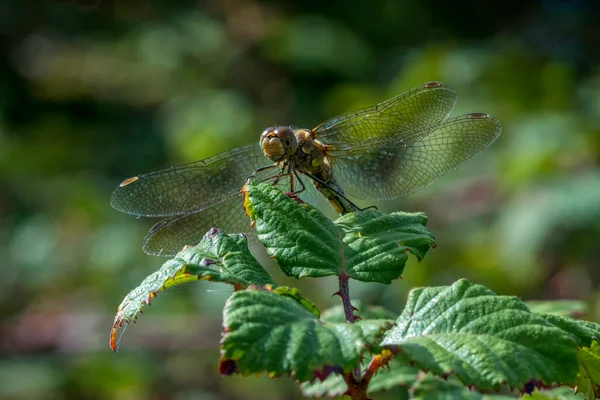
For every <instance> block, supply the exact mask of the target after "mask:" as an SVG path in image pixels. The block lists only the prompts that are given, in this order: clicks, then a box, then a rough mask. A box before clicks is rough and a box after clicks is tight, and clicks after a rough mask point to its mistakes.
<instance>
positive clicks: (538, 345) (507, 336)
mask: <svg viewBox="0 0 600 400" xmlns="http://www.w3.org/2000/svg"><path fill="white" fill-rule="evenodd" d="M396 323H397V325H396V327H394V328H392V329H390V330H389V331H388V332H387V333H386V335H385V337H384V339H383V341H382V342H381V346H384V347H389V348H391V349H392V350H401V351H402V354H403V356H404V357H407V358H408V359H409V360H412V361H414V362H415V363H416V364H417V366H419V367H420V368H421V369H423V370H429V371H431V372H433V373H434V374H436V375H442V376H447V375H448V374H454V375H455V376H457V377H458V378H459V379H460V380H461V381H462V382H464V384H465V385H468V386H471V385H474V386H476V387H478V388H480V389H483V390H491V389H497V388H498V387H500V385H502V384H503V383H506V384H508V385H509V386H510V387H514V388H522V387H523V386H524V385H525V384H527V383H529V382H532V381H533V380H535V381H537V382H542V383H544V384H545V385H550V384H552V383H567V384H575V382H576V379H577V374H576V371H577V360H576V347H577V345H576V343H575V340H574V339H573V338H572V336H571V335H570V334H568V333H566V332H564V331H562V330H561V329H559V328H557V327H556V326H554V325H552V324H551V323H549V322H547V321H546V320H545V319H544V318H542V317H541V316H539V315H537V314H535V313H532V312H531V311H530V310H529V308H528V307H527V306H526V305H525V303H523V302H522V301H521V300H519V299H517V298H515V297H508V296H497V295H495V294H494V293H493V292H492V291H490V290H489V289H487V288H485V287H483V286H481V285H473V284H472V283H470V282H468V281H466V280H459V281H457V282H456V283H454V284H453V285H452V286H442V287H436V288H419V289H414V290H412V291H411V293H410V295H409V298H408V302H407V305H406V308H405V309H404V311H403V313H402V314H401V315H400V317H399V318H398V319H397V321H396Z"/></svg>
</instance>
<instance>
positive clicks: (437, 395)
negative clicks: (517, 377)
mask: <svg viewBox="0 0 600 400" xmlns="http://www.w3.org/2000/svg"><path fill="white" fill-rule="evenodd" d="M411 392H412V396H411V399H413V400H513V399H514V397H510V396H501V395H484V394H482V393H478V392H472V391H470V390H469V389H467V388H466V387H464V386H463V385H461V384H459V383H456V382H448V381H445V380H443V379H441V378H438V377H435V376H431V375H423V376H422V377H421V379H419V380H417V382H415V384H414V385H413V387H412V388H411Z"/></svg>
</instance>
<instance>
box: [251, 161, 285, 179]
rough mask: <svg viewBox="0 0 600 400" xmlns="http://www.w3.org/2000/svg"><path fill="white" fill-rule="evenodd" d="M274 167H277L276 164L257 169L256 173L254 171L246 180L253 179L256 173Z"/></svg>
mask: <svg viewBox="0 0 600 400" xmlns="http://www.w3.org/2000/svg"><path fill="white" fill-rule="evenodd" d="M275 167H277V164H271V165H265V166H264V167H260V168H257V169H256V171H254V172H253V173H252V175H250V176H249V177H248V179H251V178H255V177H256V174H257V173H259V172H262V171H266V170H268V169H273V168H275ZM248 179H246V180H248Z"/></svg>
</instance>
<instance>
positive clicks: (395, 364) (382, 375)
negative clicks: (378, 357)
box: [368, 358, 419, 393]
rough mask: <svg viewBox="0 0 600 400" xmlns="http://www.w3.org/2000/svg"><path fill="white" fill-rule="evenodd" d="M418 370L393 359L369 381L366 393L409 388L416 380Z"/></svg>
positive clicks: (397, 359)
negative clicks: (401, 387) (399, 387)
mask: <svg viewBox="0 0 600 400" xmlns="http://www.w3.org/2000/svg"><path fill="white" fill-rule="evenodd" d="M418 373H419V369H418V368H417V367H413V366H411V365H409V364H408V363H407V362H406V361H405V360H403V359H401V358H396V359H393V360H391V361H390V362H389V364H388V366H387V367H382V368H380V369H379V370H378V371H377V374H376V375H375V376H374V377H373V379H371V382H370V384H369V389H368V393H375V392H380V391H383V390H389V389H391V388H393V387H396V386H410V385H412V384H413V383H414V381H415V380H416V379H417V374H418Z"/></svg>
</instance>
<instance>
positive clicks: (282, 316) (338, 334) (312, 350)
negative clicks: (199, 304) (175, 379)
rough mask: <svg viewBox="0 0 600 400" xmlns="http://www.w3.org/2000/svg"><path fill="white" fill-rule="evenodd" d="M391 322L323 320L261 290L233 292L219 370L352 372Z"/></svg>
mask: <svg viewBox="0 0 600 400" xmlns="http://www.w3.org/2000/svg"><path fill="white" fill-rule="evenodd" d="M390 325H391V324H390V321H387V320H378V321H373V320H371V321H359V322H357V323H354V324H347V323H341V324H338V323H325V322H322V321H320V320H319V319H318V318H317V317H316V316H315V315H314V314H313V313H311V312H310V311H308V310H307V309H306V308H305V307H303V306H302V305H301V304H299V303H298V302H296V301H293V300H291V299H290V298H288V297H286V296H280V295H277V294H276V293H273V292H271V291H267V290H264V289H263V290H261V289H257V288H249V289H247V290H244V291H237V292H235V293H234V294H233V295H232V296H231V297H230V298H229V299H228V300H227V302H226V304H225V309H224V314H223V330H224V336H223V339H222V342H221V368H220V369H221V371H226V372H224V373H225V374H229V373H232V372H240V373H243V374H250V373H259V372H267V373H268V374H269V376H279V375H283V374H293V375H294V376H295V378H296V379H297V380H298V381H300V382H302V381H307V380H312V379H314V378H315V377H323V378H324V377H325V376H327V375H328V374H329V373H331V372H341V371H346V372H347V371H350V370H352V368H354V366H356V365H358V363H359V361H360V358H361V356H362V354H363V353H364V352H365V351H367V350H368V349H369V347H370V346H372V345H373V344H375V343H376V341H377V339H378V338H379V337H380V336H381V335H382V334H383V332H384V331H385V330H386V329H388V328H389V327H390Z"/></svg>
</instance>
